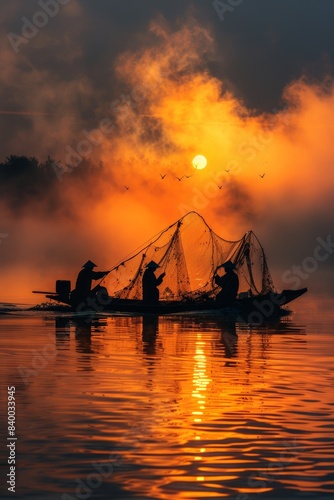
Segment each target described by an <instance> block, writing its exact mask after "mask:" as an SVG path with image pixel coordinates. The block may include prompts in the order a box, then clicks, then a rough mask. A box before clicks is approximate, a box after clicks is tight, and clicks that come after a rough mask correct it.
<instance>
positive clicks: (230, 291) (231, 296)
mask: <svg viewBox="0 0 334 500" xmlns="http://www.w3.org/2000/svg"><path fill="white" fill-rule="evenodd" d="M219 267H223V268H224V270H225V274H224V275H223V276H219V275H218V274H216V275H215V276H214V280H215V283H216V284H217V285H218V286H220V287H221V290H220V292H219V293H218V294H217V295H216V301H217V302H218V303H219V304H220V305H221V306H222V307H224V306H226V307H232V306H233V305H234V302H235V299H236V298H237V293H238V290H239V278H238V275H237V274H236V273H235V272H234V270H235V268H236V267H235V265H234V264H233V262H231V261H230V260H228V261H227V262H224V264H222V265H221V266H219ZM218 269H219V268H218Z"/></svg>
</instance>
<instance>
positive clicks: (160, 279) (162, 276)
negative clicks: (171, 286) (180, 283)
mask: <svg viewBox="0 0 334 500" xmlns="http://www.w3.org/2000/svg"><path fill="white" fill-rule="evenodd" d="M165 276H166V273H162V274H160V276H159V277H158V278H157V279H156V282H155V284H156V286H159V285H161V283H162V280H163V279H164V277H165Z"/></svg>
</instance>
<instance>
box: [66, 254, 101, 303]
mask: <svg viewBox="0 0 334 500" xmlns="http://www.w3.org/2000/svg"><path fill="white" fill-rule="evenodd" d="M82 267H83V269H81V271H80V272H79V274H78V277H77V281H76V285H75V289H74V290H73V291H72V292H71V302H72V305H73V306H74V307H77V306H78V305H80V304H81V303H84V302H85V301H86V300H87V299H88V298H95V297H96V296H97V294H103V295H108V292H107V289H106V288H105V287H102V286H100V285H97V286H95V287H94V288H93V289H91V288H92V281H93V280H98V279H102V278H104V276H106V275H107V274H108V272H109V271H100V272H97V271H93V269H94V267H96V264H94V262H92V261H91V260H88V261H87V262H86V264H84V265H83V266H82Z"/></svg>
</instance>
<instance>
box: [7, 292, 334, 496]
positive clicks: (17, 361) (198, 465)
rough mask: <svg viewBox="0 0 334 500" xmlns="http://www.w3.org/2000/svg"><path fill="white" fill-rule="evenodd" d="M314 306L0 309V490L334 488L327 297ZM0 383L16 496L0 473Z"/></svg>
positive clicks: (329, 492) (327, 492)
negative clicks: (268, 310) (83, 313)
mask: <svg viewBox="0 0 334 500" xmlns="http://www.w3.org/2000/svg"><path fill="white" fill-rule="evenodd" d="M321 304H322V305H321V306H320V304H319V303H318V304H315V303H314V302H311V301H310V299H309V298H305V299H304V298H302V299H300V300H299V303H298V304H297V302H296V306H295V307H296V308H297V310H296V313H295V314H293V315H292V316H291V317H290V318H288V319H287V318H285V319H284V320H283V321H281V322H280V323H278V324H275V325H270V326H265V327H264V326H263V327H254V328H252V329H250V328H249V326H247V325H245V324H238V323H236V324H233V323H224V322H222V321H219V320H217V319H215V318H205V317H202V318H201V317H197V318H194V317H183V318H180V317H169V318H161V317H160V318H159V319H154V318H153V319H147V318H146V319H145V320H144V321H143V319H142V318H140V317H121V316H113V317H108V316H104V317H103V316H102V317H100V318H97V319H94V320H93V322H92V323H91V324H90V323H86V322H85V321H84V320H82V321H80V319H79V318H75V321H74V320H73V319H72V320H71V319H70V318H68V317H64V316H61V315H60V316H59V315H58V316H56V315H55V314H54V313H28V314H27V313H18V314H12V315H0V346H1V353H2V356H1V357H2V360H1V366H0V374H1V395H0V398H1V409H2V410H1V433H2V436H1V452H2V454H3V455H2V459H1V464H2V467H1V470H2V477H1V489H0V497H1V498H24V499H34V500H35V499H44V498H45V499H59V500H60V499H63V500H65V499H66V500H67V499H88V498H91V499H95V498H96V499H99V498H105V499H112V498H113V499H168V500H169V499H176V500H180V499H211V498H228V499H229V498H231V499H235V500H250V499H255V498H257V499H276V498H287V499H303V498H305V499H333V498H334V419H333V410H334V402H333V395H332V394H333V391H332V389H333V386H334V372H333V345H334V336H333V327H334V312H333V311H334V308H333V302H330V301H327V302H326V303H325V302H322V303H321ZM235 333H237V336H235ZM7 386H15V387H16V393H15V397H16V427H17V431H16V435H17V442H16V495H14V494H10V493H9V492H8V491H7V490H6V488H7V487H6V484H5V480H4V475H5V474H7V473H8V465H7V456H8V451H5V452H4V450H5V446H6V438H7V434H6V432H7V425H6V419H5V415H4V410H6V407H7V404H6V398H7ZM3 452H4V453H3Z"/></svg>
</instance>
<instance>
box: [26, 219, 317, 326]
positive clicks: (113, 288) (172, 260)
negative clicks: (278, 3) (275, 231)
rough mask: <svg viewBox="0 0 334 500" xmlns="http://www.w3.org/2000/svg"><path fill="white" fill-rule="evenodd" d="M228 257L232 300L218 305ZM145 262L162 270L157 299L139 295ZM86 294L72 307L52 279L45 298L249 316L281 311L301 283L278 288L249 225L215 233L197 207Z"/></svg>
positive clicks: (67, 290)
mask: <svg viewBox="0 0 334 500" xmlns="http://www.w3.org/2000/svg"><path fill="white" fill-rule="evenodd" d="M227 261H228V262H231V263H233V267H234V268H235V272H236V274H237V275H238V279H239V291H238V295H237V298H236V300H235V301H234V302H233V304H230V305H229V306H228V307H223V306H222V305H221V304H220V303H219V301H218V300H217V298H216V297H217V295H218V294H219V291H220V287H219V286H217V284H216V280H215V276H217V275H218V276H219V274H220V273H221V269H222V264H224V263H225V262H227ZM150 262H155V263H156V265H157V268H156V269H157V273H158V272H159V273H160V272H161V273H164V279H163V281H162V283H161V284H160V286H159V292H160V297H159V301H158V302H157V303H146V302H144V301H143V289H142V280H143V275H144V272H145V270H146V269H147V267H148V265H149V263H150ZM101 285H103V291H104V293H103V294H102V295H100V294H99V293H96V294H95V295H94V290H93V293H92V296H91V297H90V300H89V301H87V302H85V301H84V302H82V303H80V304H79V306H78V305H76V307H73V302H72V300H71V284H70V282H69V281H68V280H57V282H56V291H55V292H35V293H44V294H45V296H46V297H47V298H48V299H51V300H52V301H53V302H57V303H60V304H66V305H68V306H69V307H72V309H73V310H76V311H77V312H83V311H85V310H96V311H98V312H101V311H107V312H118V313H134V314H158V315H163V314H186V313H200V312H204V313H210V314H214V315H227V316H228V315H237V316H242V317H245V316H246V317H247V318H248V319H250V318H251V319H252V320H255V321H261V318H262V320H263V319H266V318H269V317H272V316H274V315H275V316H276V315H281V314H285V313H286V310H285V309H284V306H285V305H286V304H288V303H290V302H291V301H293V300H295V299H296V298H298V297H300V296H301V295H303V294H304V293H305V292H306V291H307V288H301V289H298V290H283V291H281V292H278V291H277V290H276V288H275V286H274V283H273V280H272V277H271V274H270V272H269V268H268V264H267V258H266V255H265V252H264V249H263V247H262V245H261V244H260V242H259V240H258V238H257V237H256V236H255V234H254V233H253V231H248V232H247V233H246V234H245V235H244V236H243V237H242V238H241V239H239V240H236V241H229V240H226V239H223V238H222V237H221V236H219V235H218V234H216V233H215V232H214V231H213V230H212V229H211V227H209V225H208V224H207V223H206V221H205V220H204V218H203V217H202V216H201V215H200V214H198V213H197V212H189V213H187V214H186V215H184V216H183V217H181V218H180V219H179V220H178V221H176V222H174V223H173V224H171V225H170V226H168V227H167V228H165V229H164V230H163V231H161V232H160V233H159V234H157V235H155V236H154V237H153V238H151V239H150V240H149V241H148V242H146V243H145V244H144V245H143V246H142V247H140V248H139V249H138V250H137V251H135V252H134V253H133V254H131V255H130V256H128V257H127V258H125V259H124V260H122V261H121V262H120V263H118V264H117V265H116V266H114V267H113V268H112V269H111V271H110V272H109V273H108V275H107V277H105V278H103V280H102V281H101V282H100V283H99V285H98V286H97V287H96V291H97V290H102V288H101Z"/></svg>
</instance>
